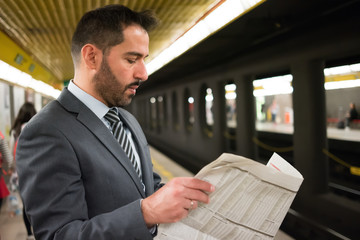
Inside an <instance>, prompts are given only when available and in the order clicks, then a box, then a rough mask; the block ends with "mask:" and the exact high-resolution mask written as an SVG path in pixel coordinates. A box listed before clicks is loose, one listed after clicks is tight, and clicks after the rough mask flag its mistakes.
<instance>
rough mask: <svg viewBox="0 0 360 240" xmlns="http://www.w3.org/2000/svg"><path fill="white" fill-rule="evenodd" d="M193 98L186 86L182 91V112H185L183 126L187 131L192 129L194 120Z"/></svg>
mask: <svg viewBox="0 0 360 240" xmlns="http://www.w3.org/2000/svg"><path fill="white" fill-rule="evenodd" d="M194 101H195V100H194V98H193V97H192V96H191V94H190V90H189V89H188V88H186V89H185V92H184V113H185V115H184V116H185V126H186V129H187V130H188V131H191V130H192V127H193V125H194V122H195V118H194Z"/></svg>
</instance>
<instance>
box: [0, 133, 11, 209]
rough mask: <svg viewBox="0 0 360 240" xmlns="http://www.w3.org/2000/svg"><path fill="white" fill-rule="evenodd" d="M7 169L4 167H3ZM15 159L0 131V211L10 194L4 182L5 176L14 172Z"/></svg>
mask: <svg viewBox="0 0 360 240" xmlns="http://www.w3.org/2000/svg"><path fill="white" fill-rule="evenodd" d="M4 165H5V166H6V167H3V166H4ZM12 165H13V158H12V156H11V154H10V150H9V146H8V144H7V142H6V139H5V137H4V135H3V134H2V132H1V131H0V211H1V206H2V202H3V200H4V199H5V198H6V197H7V196H9V194H10V192H9V189H8V188H7V186H6V184H5V180H4V175H5V174H8V173H9V174H11V173H12V171H13V166H12Z"/></svg>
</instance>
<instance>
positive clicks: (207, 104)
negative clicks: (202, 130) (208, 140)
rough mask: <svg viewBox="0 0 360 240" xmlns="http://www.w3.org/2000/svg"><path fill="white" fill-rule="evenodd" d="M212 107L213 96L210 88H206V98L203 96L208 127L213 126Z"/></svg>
mask: <svg viewBox="0 0 360 240" xmlns="http://www.w3.org/2000/svg"><path fill="white" fill-rule="evenodd" d="M213 105H214V96H213V93H212V89H211V88H206V96H205V112H206V115H205V116H206V124H207V125H208V126H213V125H214V113H213Z"/></svg>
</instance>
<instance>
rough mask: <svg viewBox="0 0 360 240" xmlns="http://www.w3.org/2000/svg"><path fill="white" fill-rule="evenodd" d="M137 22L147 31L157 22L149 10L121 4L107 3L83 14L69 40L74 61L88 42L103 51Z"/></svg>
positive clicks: (119, 41) (114, 43)
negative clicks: (139, 10) (124, 30)
mask: <svg viewBox="0 0 360 240" xmlns="http://www.w3.org/2000/svg"><path fill="white" fill-rule="evenodd" d="M133 24H137V25H139V26H141V27H142V28H143V29H144V30H145V31H147V32H149V31H150V30H152V29H153V28H155V27H156V26H157V24H158V19H157V18H156V17H155V15H154V14H153V12H152V11H151V10H145V11H142V12H135V11H132V10H131V9H129V8H127V7H125V6H122V5H107V6H104V7H101V8H97V9H94V10H92V11H89V12H87V13H85V14H84V16H83V17H82V18H81V19H80V21H79V23H78V25H77V27H76V29H75V32H74V35H73V38H72V42H71V55H72V57H73V61H74V63H76V62H78V61H79V56H80V52H81V48H82V47H83V46H84V45H85V44H88V43H91V44H94V45H95V46H96V47H97V48H99V49H101V50H102V51H103V52H104V53H105V51H106V50H107V49H108V48H110V47H113V46H115V45H117V44H120V43H121V42H122V41H123V40H124V39H123V38H124V37H123V29H124V28H126V27H128V26H130V25H133Z"/></svg>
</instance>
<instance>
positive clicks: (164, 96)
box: [158, 95, 167, 127]
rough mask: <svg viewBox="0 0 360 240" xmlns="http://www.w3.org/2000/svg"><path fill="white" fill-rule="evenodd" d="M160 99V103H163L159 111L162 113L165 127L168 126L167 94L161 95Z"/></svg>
mask: <svg viewBox="0 0 360 240" xmlns="http://www.w3.org/2000/svg"><path fill="white" fill-rule="evenodd" d="M158 101H159V103H161V104H160V106H159V111H160V113H161V114H160V117H161V122H162V125H163V126H164V127H166V126H167V101H166V95H163V96H159V97H158ZM160 108H161V109H160Z"/></svg>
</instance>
